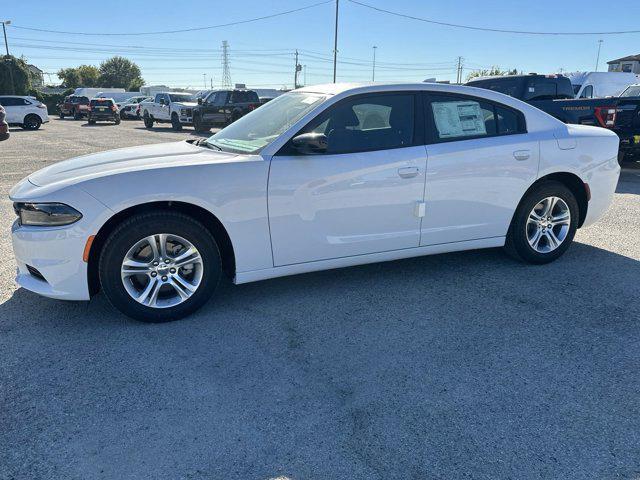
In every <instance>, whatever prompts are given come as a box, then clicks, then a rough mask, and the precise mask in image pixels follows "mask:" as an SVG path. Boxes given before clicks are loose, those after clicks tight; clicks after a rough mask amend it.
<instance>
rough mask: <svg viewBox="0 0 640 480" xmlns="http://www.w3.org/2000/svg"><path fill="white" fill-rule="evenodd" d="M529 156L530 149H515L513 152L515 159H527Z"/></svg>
mask: <svg viewBox="0 0 640 480" xmlns="http://www.w3.org/2000/svg"><path fill="white" fill-rule="evenodd" d="M530 157H531V150H516V151H515V152H513V158H515V159H516V160H520V161H522V160H528V159H529V158H530Z"/></svg>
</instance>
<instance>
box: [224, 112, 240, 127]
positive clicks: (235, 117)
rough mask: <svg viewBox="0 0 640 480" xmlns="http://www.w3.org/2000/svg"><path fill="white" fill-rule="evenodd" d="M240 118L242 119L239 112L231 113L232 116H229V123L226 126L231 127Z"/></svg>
mask: <svg viewBox="0 0 640 480" xmlns="http://www.w3.org/2000/svg"><path fill="white" fill-rule="evenodd" d="M240 117H242V115H240V112H233V115H231V121H230V122H229V123H227V125H231V124H232V123H233V122H235V121H237V120H240Z"/></svg>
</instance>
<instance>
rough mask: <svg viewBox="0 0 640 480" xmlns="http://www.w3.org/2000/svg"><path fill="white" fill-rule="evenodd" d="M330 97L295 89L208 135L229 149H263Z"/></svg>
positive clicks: (221, 147)
mask: <svg viewBox="0 0 640 480" xmlns="http://www.w3.org/2000/svg"><path fill="white" fill-rule="evenodd" d="M326 98H327V97H326V96H325V95H321V94H318V93H305V92H291V93H287V94H285V95H281V96H279V97H278V98H276V99H274V100H271V101H270V102H269V103H267V104H265V105H263V106H261V107H260V108H257V109H255V110H254V111H253V112H251V113H250V114H248V115H245V116H244V117H242V118H240V119H239V120H236V121H235V122H233V123H232V124H231V125H229V126H228V127H226V128H223V129H222V130H220V131H219V132H218V133H216V134H215V135H213V136H212V137H210V138H208V139H207V143H209V144H211V145H214V146H216V147H218V148H220V149H222V150H224V151H226V152H235V153H259V152H260V151H261V150H262V149H263V148H264V147H266V146H267V145H269V144H270V143H271V142H273V141H274V140H275V139H276V138H278V137H279V136H280V135H281V134H283V133H284V132H285V131H286V130H287V129H288V128H289V127H291V125H293V124H294V123H296V122H297V121H298V120H300V119H301V118H302V117H303V116H304V115H305V114H306V113H307V112H309V111H310V110H311V109H312V108H314V107H315V106H317V105H319V104H320V103H321V102H323V101H324V100H325V99H326Z"/></svg>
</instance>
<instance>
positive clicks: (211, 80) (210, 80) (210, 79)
mask: <svg viewBox="0 0 640 480" xmlns="http://www.w3.org/2000/svg"><path fill="white" fill-rule="evenodd" d="M209 82H210V85H211V90H213V75H211V77H209Z"/></svg>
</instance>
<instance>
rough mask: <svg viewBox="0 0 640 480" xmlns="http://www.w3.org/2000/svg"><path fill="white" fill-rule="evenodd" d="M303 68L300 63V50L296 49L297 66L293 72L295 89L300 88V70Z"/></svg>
mask: <svg viewBox="0 0 640 480" xmlns="http://www.w3.org/2000/svg"><path fill="white" fill-rule="evenodd" d="M301 70H302V65H300V64H299V63H298V50H296V66H295V68H294V72H293V89H294V90H295V89H296V88H298V86H299V85H298V72H300V71H301Z"/></svg>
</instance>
